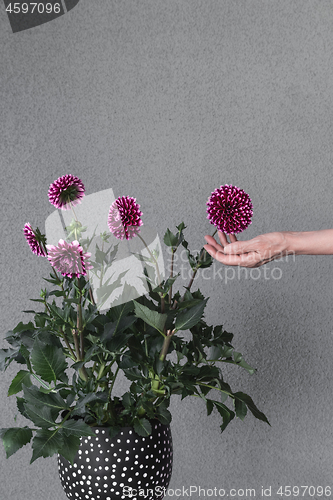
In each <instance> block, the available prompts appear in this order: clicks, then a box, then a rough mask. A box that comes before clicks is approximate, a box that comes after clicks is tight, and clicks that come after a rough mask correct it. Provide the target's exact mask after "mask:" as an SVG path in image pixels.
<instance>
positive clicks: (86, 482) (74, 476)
mask: <svg viewBox="0 0 333 500" xmlns="http://www.w3.org/2000/svg"><path fill="white" fill-rule="evenodd" d="M151 424H152V429H153V430H152V434H151V435H150V436H147V437H141V436H138V435H137V434H136V433H135V432H134V430H133V429H132V428H130V427H123V428H122V429H121V431H120V432H119V434H118V435H117V436H116V437H114V438H112V439H111V438H110V437H109V433H108V429H107V428H103V427H98V428H96V429H95V437H92V436H88V437H81V444H80V448H79V450H78V453H77V455H76V457H75V460H74V464H73V466H72V465H71V464H70V463H69V462H68V460H66V459H65V458H63V457H62V456H60V455H59V456H58V467H59V476H60V481H61V484H62V486H63V488H64V491H65V493H66V495H67V497H68V498H69V499H71V500H116V499H118V500H119V499H123V498H129V495H128V492H129V490H130V488H133V489H134V490H136V491H137V492H138V496H137V497H136V496H132V497H131V498H132V500H139V498H140V499H141V498H142V494H143V493H142V492H143V491H144V494H145V495H147V496H146V497H145V498H146V499H147V500H161V498H162V497H161V496H160V494H161V491H162V490H163V488H165V489H167V488H168V486H169V483H170V478H171V472H172V454H173V452H172V437H171V431H170V426H169V425H162V424H161V423H160V422H156V423H155V422H151ZM140 490H141V496H140V497H139V493H140ZM155 490H156V492H157V493H156V495H155ZM158 495H159V496H158Z"/></svg>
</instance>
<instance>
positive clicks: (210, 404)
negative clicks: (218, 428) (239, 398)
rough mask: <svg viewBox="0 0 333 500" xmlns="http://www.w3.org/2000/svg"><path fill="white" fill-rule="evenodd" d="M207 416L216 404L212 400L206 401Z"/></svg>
mask: <svg viewBox="0 0 333 500" xmlns="http://www.w3.org/2000/svg"><path fill="white" fill-rule="evenodd" d="M206 406H207V415H210V414H211V413H212V411H213V408H214V403H213V401H212V400H211V399H206Z"/></svg>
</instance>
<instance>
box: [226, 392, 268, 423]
mask: <svg viewBox="0 0 333 500" xmlns="http://www.w3.org/2000/svg"><path fill="white" fill-rule="evenodd" d="M234 396H235V398H237V399H240V400H241V401H243V402H244V403H245V404H246V406H247V407H248V409H249V410H250V412H251V413H252V414H253V415H254V416H255V417H256V418H258V419H259V420H262V421H263V422H266V423H267V424H268V425H271V424H270V423H269V422H268V420H267V417H266V415H264V413H262V412H261V411H259V410H258V408H257V407H256V405H255V404H254V402H253V400H252V398H251V397H250V396H248V395H247V394H244V392H235V393H234Z"/></svg>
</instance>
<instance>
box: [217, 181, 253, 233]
mask: <svg viewBox="0 0 333 500" xmlns="http://www.w3.org/2000/svg"><path fill="white" fill-rule="evenodd" d="M207 207H208V208H207V213H208V216H207V219H209V221H210V223H211V224H213V225H214V226H216V227H217V229H218V230H219V231H222V232H223V233H226V234H237V233H241V232H242V231H244V229H246V228H247V227H248V226H249V225H250V224H251V217H252V215H253V205H252V202H251V199H250V197H249V195H248V194H246V193H245V191H243V189H239V188H238V187H236V186H231V185H230V186H229V185H228V184H226V185H225V186H221V187H219V188H217V189H215V191H213V192H212V194H211V196H210V198H209V200H208V202H207Z"/></svg>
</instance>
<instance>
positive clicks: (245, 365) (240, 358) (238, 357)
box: [234, 351, 256, 375]
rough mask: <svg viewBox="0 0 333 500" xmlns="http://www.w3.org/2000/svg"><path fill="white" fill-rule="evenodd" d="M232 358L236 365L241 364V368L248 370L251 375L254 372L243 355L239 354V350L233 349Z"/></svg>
mask: <svg viewBox="0 0 333 500" xmlns="http://www.w3.org/2000/svg"><path fill="white" fill-rule="evenodd" d="M234 360H235V362H236V364H237V365H239V366H241V367H242V368H244V369H245V370H246V371H248V372H249V373H250V374H251V375H253V374H254V373H255V371H256V370H255V369H254V368H252V366H250V365H249V364H248V363H247V362H246V361H245V360H244V359H243V356H242V355H241V353H240V352H236V351H234Z"/></svg>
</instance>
